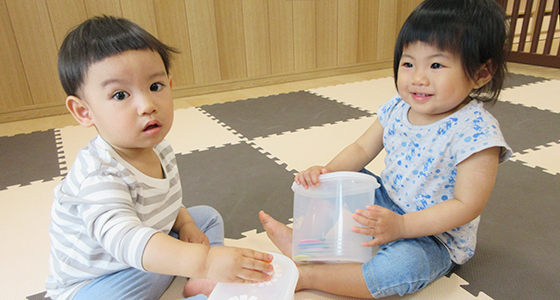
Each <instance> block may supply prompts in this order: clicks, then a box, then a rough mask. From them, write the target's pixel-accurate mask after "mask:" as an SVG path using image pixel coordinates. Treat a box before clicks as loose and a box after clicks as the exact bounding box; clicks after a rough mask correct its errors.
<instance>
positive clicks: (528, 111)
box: [486, 101, 560, 152]
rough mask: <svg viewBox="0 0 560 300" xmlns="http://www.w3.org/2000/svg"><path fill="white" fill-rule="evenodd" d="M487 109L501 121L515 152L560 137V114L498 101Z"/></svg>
mask: <svg viewBox="0 0 560 300" xmlns="http://www.w3.org/2000/svg"><path fill="white" fill-rule="evenodd" d="M486 109H487V110H488V111H489V112H490V113H491V114H492V115H493V116H494V117H495V118H496V119H498V121H499V122H500V128H501V129H502V133H503V134H504V137H505V139H506V141H507V142H508V144H509V145H510V147H511V148H512V149H513V152H523V151H524V150H527V149H534V148H535V147H537V146H539V145H545V144H548V143H550V142H556V141H558V140H559V138H560V126H558V121H560V114H557V113H554V112H551V111H548V110H541V109H538V108H535V107H526V106H523V105H520V104H512V103H509V102H503V101H498V102H496V104H495V105H494V106H491V107H486Z"/></svg>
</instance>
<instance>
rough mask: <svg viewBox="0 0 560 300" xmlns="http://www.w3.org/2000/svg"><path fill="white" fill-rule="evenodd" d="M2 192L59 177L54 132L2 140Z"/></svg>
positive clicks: (10, 137)
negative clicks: (12, 187) (8, 188)
mask: <svg viewBox="0 0 560 300" xmlns="http://www.w3.org/2000/svg"><path fill="white" fill-rule="evenodd" d="M0 153H4V154H3V155H2V156H1V157H0V169H1V170H2V172H1V173H0V190H3V189H6V188H7V187H9V186H13V185H18V184H21V185H27V184H30V183H31V182H32V181H36V180H52V179H53V178H54V177H57V176H60V167H59V164H58V156H59V154H58V149H57V145H56V139H55V131H54V129H51V130H47V131H36V132H32V133H28V134H18V135H14V136H4V137H0Z"/></svg>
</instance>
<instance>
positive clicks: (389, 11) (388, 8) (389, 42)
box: [376, 0, 398, 60]
mask: <svg viewBox="0 0 560 300" xmlns="http://www.w3.org/2000/svg"><path fill="white" fill-rule="evenodd" d="M397 2H398V1H395V0H379V10H378V14H379V26H377V58H376V60H391V59H393V52H394V51H393V50H394V46H395V41H396V40H397V34H398V28H397V27H398V26H397V16H398V14H397Z"/></svg>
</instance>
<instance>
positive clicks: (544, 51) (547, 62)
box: [498, 0, 560, 68]
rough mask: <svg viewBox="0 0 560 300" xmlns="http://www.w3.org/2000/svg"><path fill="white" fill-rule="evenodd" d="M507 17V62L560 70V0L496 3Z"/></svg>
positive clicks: (524, 0)
mask: <svg viewBox="0 0 560 300" xmlns="http://www.w3.org/2000/svg"><path fill="white" fill-rule="evenodd" d="M498 2H500V3H501V4H502V5H503V6H504V7H505V8H506V13H507V15H508V17H509V18H510V24H511V26H510V34H511V36H512V42H511V44H510V53H509V58H508V60H509V61H512V62H519V63H525V64H531V65H539V66H546V67H553V68H560V47H559V44H560V26H559V21H558V14H559V0H498Z"/></svg>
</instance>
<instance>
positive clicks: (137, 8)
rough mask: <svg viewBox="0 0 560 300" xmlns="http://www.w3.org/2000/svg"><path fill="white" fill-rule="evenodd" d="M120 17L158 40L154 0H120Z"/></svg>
mask: <svg viewBox="0 0 560 300" xmlns="http://www.w3.org/2000/svg"><path fill="white" fill-rule="evenodd" d="M121 9H122V16H123V17H124V18H127V19H129V20H131V21H132V22H134V23H136V24H138V25H140V26H141V27H142V28H144V29H146V31H148V32H149V33H151V34H152V35H153V36H155V37H156V38H159V35H158V30H157V23H156V14H155V7H154V0H121Z"/></svg>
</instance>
